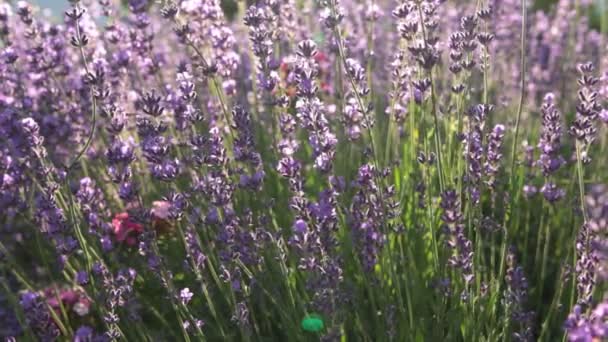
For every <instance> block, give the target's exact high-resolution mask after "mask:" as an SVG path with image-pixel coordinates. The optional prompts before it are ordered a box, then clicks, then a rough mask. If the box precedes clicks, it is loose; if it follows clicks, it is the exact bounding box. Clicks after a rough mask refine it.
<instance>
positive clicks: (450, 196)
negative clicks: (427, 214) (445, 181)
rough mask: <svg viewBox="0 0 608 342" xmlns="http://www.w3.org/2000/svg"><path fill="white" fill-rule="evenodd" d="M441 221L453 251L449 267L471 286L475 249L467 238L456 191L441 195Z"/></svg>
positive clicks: (447, 242) (449, 246)
mask: <svg viewBox="0 0 608 342" xmlns="http://www.w3.org/2000/svg"><path fill="white" fill-rule="evenodd" d="M441 208H442V209H443V213H442V214H441V220H442V221H443V223H444V224H443V227H442V230H443V232H444V234H445V235H446V244H447V246H448V248H449V249H450V250H451V251H452V253H451V256H450V258H449V259H448V265H449V266H451V267H453V268H455V269H457V270H458V271H459V272H460V275H461V276H462V278H463V280H464V283H465V285H467V286H468V284H470V283H471V282H472V281H473V279H474V277H475V275H474V273H473V248H472V243H471V241H470V240H469V239H468V238H467V237H466V236H465V233H464V224H463V216H462V213H461V212H460V204H459V203H458V195H457V194H456V192H455V191H454V190H447V191H445V192H444V193H442V194H441Z"/></svg>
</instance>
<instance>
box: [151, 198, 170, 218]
mask: <svg viewBox="0 0 608 342" xmlns="http://www.w3.org/2000/svg"><path fill="white" fill-rule="evenodd" d="M170 209H171V203H169V202H167V201H154V202H152V210H150V214H152V217H154V218H155V219H159V220H167V219H169V210H170Z"/></svg>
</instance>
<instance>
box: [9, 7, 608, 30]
mask: <svg viewBox="0 0 608 342" xmlns="http://www.w3.org/2000/svg"><path fill="white" fill-rule="evenodd" d="M0 1H1V0H0ZM11 1H12V2H16V0H8V2H9V3H10V2H11ZM121 1H122V2H123V3H125V4H126V3H128V0H121ZM221 1H222V7H223V8H224V11H225V12H226V15H227V16H228V17H229V18H231V17H234V15H235V14H236V13H235V12H236V10H237V5H236V1H237V0H221ZM248 1H250V2H254V1H252V0H248ZM311 1H312V0H311ZM533 1H534V7H536V8H537V9H544V10H550V9H551V6H552V5H553V4H555V3H556V2H557V1H558V0H533ZM30 2H31V3H33V4H37V5H38V6H40V7H41V8H48V9H50V10H51V12H52V13H53V14H55V13H61V12H63V11H65V9H66V8H67V7H68V5H69V2H68V1H67V0H32V1H30ZM150 2H152V1H150ZM594 2H595V6H594V7H593V9H592V10H591V12H590V13H589V16H590V22H591V25H592V26H593V27H596V28H598V29H599V27H600V17H601V15H600V14H601V11H607V10H608V0H594Z"/></svg>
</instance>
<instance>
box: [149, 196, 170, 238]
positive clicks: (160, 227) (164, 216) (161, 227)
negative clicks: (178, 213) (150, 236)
mask: <svg viewBox="0 0 608 342" xmlns="http://www.w3.org/2000/svg"><path fill="white" fill-rule="evenodd" d="M170 210H171V203H170V202H168V201H154V202H152V209H151V210H150V215H151V216H152V220H153V221H152V227H153V228H154V229H155V230H156V232H157V233H158V234H159V235H162V234H169V233H171V232H172V231H173V228H174V225H173V223H172V222H171V214H170Z"/></svg>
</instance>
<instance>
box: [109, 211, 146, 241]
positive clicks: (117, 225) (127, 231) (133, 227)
mask: <svg viewBox="0 0 608 342" xmlns="http://www.w3.org/2000/svg"><path fill="white" fill-rule="evenodd" d="M112 228H113V232H114V236H115V238H116V241H118V242H125V243H126V244H127V245H129V246H135V244H136V243H137V235H139V234H141V233H143V231H144V226H142V225H141V224H139V223H137V222H134V221H132V220H131V219H129V213H127V212H123V213H119V214H116V215H115V216H114V218H113V219H112Z"/></svg>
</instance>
